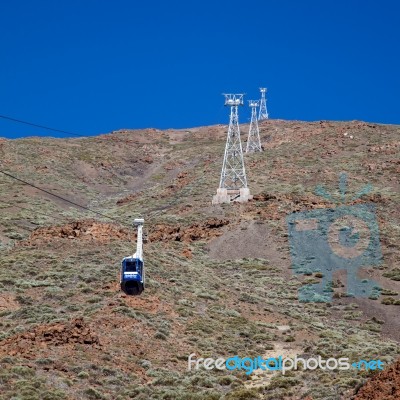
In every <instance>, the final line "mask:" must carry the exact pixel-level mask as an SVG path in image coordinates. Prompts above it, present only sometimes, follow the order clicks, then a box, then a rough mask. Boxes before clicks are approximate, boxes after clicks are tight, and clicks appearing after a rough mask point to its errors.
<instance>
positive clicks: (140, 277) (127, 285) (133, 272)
mask: <svg viewBox="0 0 400 400" xmlns="http://www.w3.org/2000/svg"><path fill="white" fill-rule="evenodd" d="M133 224H134V225H135V226H137V228H138V234H137V243H136V253H135V254H134V255H133V256H131V257H125V258H124V259H123V260H122V265H121V279H120V284H121V290H122V291H123V292H124V293H126V294H127V295H130V296H135V295H139V294H140V293H142V292H143V290H144V285H145V273H144V262H143V224H144V219H141V218H140V219H135V220H134V221H133Z"/></svg>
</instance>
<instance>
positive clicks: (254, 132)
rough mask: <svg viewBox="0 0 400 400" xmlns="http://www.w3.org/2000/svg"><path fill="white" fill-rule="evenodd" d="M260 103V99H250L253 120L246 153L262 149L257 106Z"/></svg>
mask: <svg viewBox="0 0 400 400" xmlns="http://www.w3.org/2000/svg"><path fill="white" fill-rule="evenodd" d="M259 105H260V102H259V101H256V100H249V106H250V107H251V121H250V128H249V136H248V138H247V145H246V153H254V152H256V151H262V147H261V141H260V130H259V128H258V121H257V107H258V106H259Z"/></svg>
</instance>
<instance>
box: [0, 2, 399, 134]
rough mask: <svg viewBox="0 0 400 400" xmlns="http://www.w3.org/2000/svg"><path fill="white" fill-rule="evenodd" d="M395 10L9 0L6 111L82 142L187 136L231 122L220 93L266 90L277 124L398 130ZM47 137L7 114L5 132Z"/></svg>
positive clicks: (2, 8) (0, 92)
mask: <svg viewBox="0 0 400 400" xmlns="http://www.w3.org/2000/svg"><path fill="white" fill-rule="evenodd" d="M399 12H400V5H398V2H397V1H385V0H384V1H380V2H377V1H371V0H364V1H361V0H360V1H355V0H347V1H342V0H336V1H322V0H303V1H299V0H279V1H278V0H253V1H251V2H247V1H237V0H231V1H225V0H214V1H209V0H202V1H192V0H186V1H182V0H169V1H158V0H157V1H146V2H144V1H135V0H130V1H129V0H114V1H111V0H79V1H78V0H68V1H64V0H59V1H52V0H51V1H50V0H36V1H34V2H33V1H28V0H14V1H11V0H8V1H7V0H3V1H1V3H0V32H1V41H0V49H1V53H0V54H1V63H0V115H7V116H11V117H14V118H18V119H22V120H27V121H31V122H34V123H37V124H41V125H47V126H51V127H55V128H58V129H62V130H66V131H72V132H76V133H80V134H97V133H104V132H109V131H112V130H117V129H121V128H146V127H155V128H160V129H165V128H185V127H193V126H200V125H211V124H217V123H227V122H228V110H227V109H225V108H224V107H223V97H222V96H221V93H223V92H227V93H235V92H239V93H243V92H244V93H246V94H247V95H246V99H253V98H258V96H259V92H258V88H259V87H260V86H266V87H267V88H268V111H269V113H270V117H271V118H280V119H299V120H320V119H329V120H353V119H360V120H366V121H373V122H382V123H400V114H399V111H398V97H399V92H400V78H399V71H400V58H399V57H400V56H399V39H400V24H399V23H398V18H399V17H398V16H399ZM246 104H247V102H246ZM240 111H241V112H240V120H241V122H247V121H248V118H249V116H250V110H249V108H248V107H247V106H246V107H243V109H241V110H240ZM49 134H50V133H49V132H46V131H43V130H41V129H38V128H31V127H27V126H24V125H19V124H15V123H11V122H7V121H4V120H2V119H0V136H3V137H18V136H29V135H49ZM50 135H52V136H57V134H50ZM59 136H63V135H61V134H60V135H59Z"/></svg>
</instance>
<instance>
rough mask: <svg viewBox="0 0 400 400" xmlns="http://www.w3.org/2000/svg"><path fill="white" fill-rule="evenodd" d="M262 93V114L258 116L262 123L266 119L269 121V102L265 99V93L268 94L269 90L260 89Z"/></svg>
mask: <svg viewBox="0 0 400 400" xmlns="http://www.w3.org/2000/svg"><path fill="white" fill-rule="evenodd" d="M260 92H261V100H260V112H259V114H258V119H259V120H260V121H262V120H264V119H268V112H267V100H266V99H265V93H266V92H267V88H260Z"/></svg>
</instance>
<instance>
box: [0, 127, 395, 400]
mask: <svg viewBox="0 0 400 400" xmlns="http://www.w3.org/2000/svg"><path fill="white" fill-rule="evenodd" d="M247 128H248V127H247V126H246V125H243V126H242V133H243V136H242V140H243V141H245V136H246V130H247ZM260 133H261V138H262V144H263V146H264V149H265V151H264V152H263V153H259V154H252V155H246V156H245V163H246V172H247V179H248V182H249V187H250V190H251V192H252V194H253V195H254V200H253V201H251V202H249V203H247V204H232V205H218V206H212V205H211V199H212V196H213V194H215V192H216V188H217V186H218V182H219V174H220V168H221V164H222V156H223V151H224V145H225V140H226V126H224V125H217V126H210V127H198V128H191V129H185V130H166V131H159V130H155V129H147V130H135V131H133V130H123V131H116V132H113V133H110V134H108V135H102V136H99V137H95V138H88V139H50V138H47V139H44V138H26V139H19V140H3V141H1V164H2V168H3V169H5V170H7V171H9V172H10V173H11V174H14V175H16V176H18V177H19V178H21V179H24V180H27V181H30V182H34V183H35V184H37V185H38V186H41V187H43V188H45V189H47V190H49V191H52V192H54V193H57V194H58V195H59V196H62V197H66V198H68V199H70V200H72V201H74V202H76V203H79V204H81V205H83V206H85V207H89V208H90V209H92V210H95V211H98V212H100V213H101V214H103V215H106V216H108V217H110V218H105V217H101V216H99V215H98V214H93V213H91V212H89V211H87V210H86V211H85V210H82V209H77V208H76V207H73V206H72V205H71V204H68V203H66V202H63V201H62V200H60V199H56V198H54V197H52V196H51V195H48V194H44V193H41V192H39V191H38V190H36V189H34V188H31V187H27V186H24V185H22V184H21V183H20V182H19V183H18V182H16V181H13V180H12V179H10V178H7V177H5V176H1V177H0V189H1V195H0V200H1V201H2V202H3V203H0V208H1V213H0V221H1V224H0V256H1V257H0V398H1V399H16V398H18V399H29V400H31V399H40V400H41V399H109V400H116V399H119V400H123V399H129V398H134V399H187V400H189V399H199V400H200V399H227V400H228V399H269V400H276V399H308V400H310V399H314V400H316V399H323V400H329V399H341V398H343V399H351V398H354V399H383V398H385V399H394V398H397V397H395V396H398V395H397V392H398V390H399V382H398V362H397V363H395V362H396V360H397V359H398V358H399V355H400V346H399V341H400V337H399V332H400V318H399V317H398V316H399V310H400V296H399V293H400V283H399V282H400V248H399V243H400V206H399V204H400V181H399V172H400V157H399V152H400V141H399V138H400V127H398V126H390V125H378V124H371V123H365V122H361V121H352V122H331V121H318V122H310V123H306V122H300V121H282V120H268V121H264V122H262V124H261V125H260ZM127 149H129V151H127ZM342 172H346V174H347V192H346V196H345V199H344V200H345V203H346V205H348V206H354V205H360V204H364V203H368V204H373V205H374V207H375V213H376V219H377V224H378V227H379V239H380V243H381V249H382V261H381V263H380V264H379V265H377V266H375V267H373V266H371V265H367V266H366V267H365V268H362V269H361V270H360V276H361V279H373V280H374V281H375V282H377V284H379V286H381V288H382V290H381V291H380V295H379V296H377V295H376V293H375V295H374V296H370V297H369V298H368V297H367V298H360V299H358V298H354V297H349V296H348V295H347V294H346V280H347V278H346V274H345V273H344V272H343V271H341V272H338V273H337V274H335V275H334V280H333V285H332V291H333V292H332V294H333V296H332V301H331V302H329V303H304V302H300V301H299V297H298V290H299V288H300V287H302V286H303V285H304V284H312V283H314V284H315V283H318V282H320V281H321V279H322V278H323V276H322V275H323V274H321V273H318V272H311V273H309V274H308V275H302V274H296V273H295V272H294V271H293V269H292V260H291V254H290V245H289V239H290V238H289V237H288V224H287V220H286V218H287V217H288V216H289V215H291V213H293V212H299V211H315V210H324V209H327V208H334V207H336V206H337V203H338V202H339V200H343V199H342V198H341V197H340V193H339V175H340V173H342ZM367 184H371V185H372V189H371V191H370V192H369V193H366V194H362V191H363V190H364V189H365V186H366V185H367ZM317 185H320V186H321V187H323V189H324V190H325V193H326V194H328V197H327V196H325V197H324V196H321V191H319V194H318V193H317V192H316V190H315V189H316V186H317ZM359 193H361V194H360V195H359V196H357V194H359ZM329 196H330V197H329ZM4 202H5V203H6V204H5V203H4ZM137 216H144V218H145V234H146V237H147V238H148V241H147V242H146V243H145V246H144V254H145V262H146V269H147V270H146V275H147V278H148V286H147V288H146V291H145V292H144V293H143V294H142V295H141V296H140V297H127V296H126V295H124V294H123V293H121V291H120V290H119V286H118V279H119V263H120V260H121V259H122V258H123V257H124V256H127V255H129V254H132V253H133V252H134V244H133V243H132V241H134V240H135V232H134V231H133V229H132V228H131V222H132V219H133V218H134V217H137ZM378 294H379V292H378ZM282 352H285V353H287V354H292V355H297V356H301V357H305V358H307V357H316V356H318V355H320V356H321V357H324V358H329V357H348V358H349V359H350V360H351V362H356V361H358V360H359V359H368V360H371V359H381V360H382V362H384V365H385V370H384V372H383V373H381V374H376V375H374V373H371V372H366V371H358V370H355V369H351V370H349V371H340V372H337V371H327V370H319V369H317V370H315V371H292V372H288V373H287V374H285V375H284V376H283V375H282V374H279V373H278V374H272V375H263V374H259V373H256V374H252V375H251V376H248V375H246V374H245V372H244V371H227V370H225V371H216V370H212V371H208V370H205V369H202V370H199V371H193V370H192V371H188V370H187V368H188V367H187V365H188V364H187V358H188V355H189V354H191V353H196V357H214V358H217V357H230V356H234V355H239V356H241V357H245V356H249V357H256V356H258V355H266V354H270V355H272V356H276V357H278V356H279V355H281V353H282ZM378 395H379V396H381V397H376V396H378ZM373 396H375V397H373ZM382 396H386V397H382ZM390 396H391V397H390ZM393 396H394V397H393Z"/></svg>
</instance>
